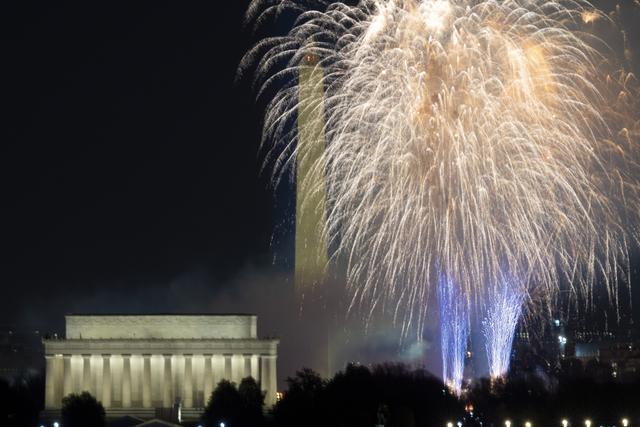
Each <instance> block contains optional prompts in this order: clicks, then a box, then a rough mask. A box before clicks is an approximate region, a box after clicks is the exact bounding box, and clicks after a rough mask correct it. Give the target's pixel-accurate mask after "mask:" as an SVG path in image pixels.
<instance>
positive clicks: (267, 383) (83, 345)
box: [44, 315, 278, 417]
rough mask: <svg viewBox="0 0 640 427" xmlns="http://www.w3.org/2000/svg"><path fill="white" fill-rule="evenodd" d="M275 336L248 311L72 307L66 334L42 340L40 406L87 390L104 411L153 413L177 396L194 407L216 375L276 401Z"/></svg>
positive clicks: (199, 406)
mask: <svg viewBox="0 0 640 427" xmlns="http://www.w3.org/2000/svg"><path fill="white" fill-rule="evenodd" d="M277 346H278V340H277V339H258V338H257V316H253V315H140V316H138V315H125V316H121V315H107V316H101V315H100V316H99V315H70V316H66V339H63V340H58V339H54V340H45V341H44V347H45V357H46V387H45V409H47V410H50V411H55V410H59V409H60V407H61V402H62V398H63V397H64V396H66V395H68V394H70V393H78V392H81V391H88V392H90V393H91V394H92V395H94V396H95V397H96V398H97V399H98V400H100V401H101V402H102V404H103V406H104V407H105V409H106V412H107V415H118V414H136V415H140V416H145V415H146V416H152V415H154V414H155V413H157V412H158V411H160V410H162V409H167V408H172V407H174V406H175V405H176V404H177V403H178V402H179V403H180V404H181V410H182V413H183V414H185V416H187V417H189V415H192V416H197V415H199V414H200V413H201V412H202V410H203V409H204V406H205V405H206V403H207V400H208V399H209V396H210V395H211V392H212V391H213V389H214V388H215V386H216V384H217V383H218V382H219V381H220V380H222V379H228V380H231V381H234V382H236V383H239V382H240V380H241V379H242V378H244V377H247V376H252V377H254V378H255V379H256V380H257V381H259V382H260V384H261V387H262V389H263V390H264V391H265V393H266V396H265V403H266V405H268V406H270V405H273V404H274V403H275V396H276V358H277Z"/></svg>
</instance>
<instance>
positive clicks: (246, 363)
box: [242, 354, 252, 378]
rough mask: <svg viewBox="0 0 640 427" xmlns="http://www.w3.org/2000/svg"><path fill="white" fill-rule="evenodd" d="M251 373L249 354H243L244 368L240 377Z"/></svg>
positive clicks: (248, 375)
mask: <svg viewBox="0 0 640 427" xmlns="http://www.w3.org/2000/svg"><path fill="white" fill-rule="evenodd" d="M250 376H252V375H251V355H250V354H245V355H244V369H243V370H242V378H246V377H250Z"/></svg>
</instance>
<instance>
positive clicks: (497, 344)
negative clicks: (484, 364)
mask: <svg viewBox="0 0 640 427" xmlns="http://www.w3.org/2000/svg"><path fill="white" fill-rule="evenodd" d="M501 284H502V286H500V287H498V288H497V289H494V291H493V292H495V294H494V295H493V296H491V297H489V298H488V300H487V303H486V307H487V308H486V317H485V318H484V319H483V321H482V333H483V335H484V337H485V348H486V350H487V359H488V362H489V374H490V375H491V378H494V379H496V378H500V377H502V376H504V375H505V374H506V373H507V371H508V370H509V360H510V357H511V346H512V344H513V336H514V333H515V330H516V326H517V325H518V320H519V319H520V314H521V312H522V305H523V303H524V292H523V290H522V289H520V288H519V287H518V286H513V285H512V284H511V283H505V282H504V281H503V282H501Z"/></svg>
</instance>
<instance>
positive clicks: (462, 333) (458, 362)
mask: <svg viewBox="0 0 640 427" xmlns="http://www.w3.org/2000/svg"><path fill="white" fill-rule="evenodd" d="M437 293H438V306H439V308H440V325H441V328H440V348H441V351H442V380H443V381H444V382H445V384H447V386H449V388H450V389H451V390H453V391H454V392H455V393H458V394H459V393H460V391H461V390H462V381H463V374H464V360H465V352H466V349H467V341H468V339H469V307H468V306H467V303H466V299H465V298H464V295H462V293H461V290H460V288H459V287H458V286H457V285H456V283H454V282H453V281H451V280H449V279H448V278H447V277H445V276H444V275H441V276H440V278H439V283H438V289H437Z"/></svg>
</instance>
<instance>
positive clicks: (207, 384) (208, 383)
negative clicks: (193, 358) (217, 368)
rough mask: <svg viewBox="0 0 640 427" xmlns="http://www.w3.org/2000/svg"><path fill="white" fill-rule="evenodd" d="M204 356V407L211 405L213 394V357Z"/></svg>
mask: <svg viewBox="0 0 640 427" xmlns="http://www.w3.org/2000/svg"><path fill="white" fill-rule="evenodd" d="M203 356H204V384H203V390H204V392H203V400H204V406H206V405H207V403H209V398H210V397H211V393H212V392H213V387H214V383H213V369H212V368H213V366H212V365H213V356H212V355H210V354H205V355H203Z"/></svg>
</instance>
